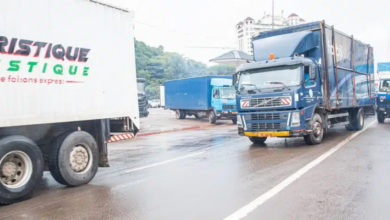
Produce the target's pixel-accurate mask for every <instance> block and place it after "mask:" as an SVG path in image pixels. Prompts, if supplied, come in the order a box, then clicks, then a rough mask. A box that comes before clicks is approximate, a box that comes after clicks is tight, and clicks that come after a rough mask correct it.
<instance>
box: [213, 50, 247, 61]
mask: <svg viewBox="0 0 390 220" xmlns="http://www.w3.org/2000/svg"><path fill="white" fill-rule="evenodd" d="M221 60H249V61H252V60H253V57H252V56H251V55H249V54H247V53H245V52H242V51H240V50H232V51H229V52H227V53H225V54H222V55H221V56H219V57H216V58H214V59H211V60H210V62H214V61H221Z"/></svg>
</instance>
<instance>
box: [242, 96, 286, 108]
mask: <svg viewBox="0 0 390 220" xmlns="http://www.w3.org/2000/svg"><path fill="white" fill-rule="evenodd" d="M248 102H249V103H248ZM291 103H292V101H291V97H290V96H286V97H266V98H254V99H250V100H247V101H246V100H241V107H242V108H269V107H278V106H289V105H291Z"/></svg>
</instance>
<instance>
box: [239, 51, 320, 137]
mask: <svg viewBox="0 0 390 220" xmlns="http://www.w3.org/2000/svg"><path fill="white" fill-rule="evenodd" d="M239 71H240V76H239V79H238V83H237V93H238V97H237V108H238V111H239V112H240V117H238V131H239V134H240V135H245V136H249V137H258V135H259V133H258V132H259V131H264V133H263V135H264V136H265V137H266V136H267V135H269V136H275V137H283V136H290V132H297V134H299V133H300V132H301V131H303V130H306V129H307V130H309V129H310V128H309V127H308V124H307V123H306V117H305V116H308V115H309V112H311V111H312V109H313V107H314V106H316V105H317V104H318V103H319V102H320V101H321V99H322V96H321V86H320V85H321V83H320V77H319V66H318V64H317V63H316V61H314V60H312V59H310V58H304V57H288V58H281V59H276V60H267V61H262V62H256V63H251V64H246V65H245V66H243V67H241V68H240V70H239ZM253 113H256V114H253Z"/></svg>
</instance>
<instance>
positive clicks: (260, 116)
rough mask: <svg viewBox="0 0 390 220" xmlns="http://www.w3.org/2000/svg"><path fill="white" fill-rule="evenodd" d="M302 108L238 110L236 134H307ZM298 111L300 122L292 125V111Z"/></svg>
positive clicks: (256, 135)
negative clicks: (265, 110)
mask: <svg viewBox="0 0 390 220" xmlns="http://www.w3.org/2000/svg"><path fill="white" fill-rule="evenodd" d="M302 111H303V110H297V111H296V110H294V111H278V112H276V111H272V112H271V111H270V112H240V113H239V115H238V116H237V117H240V118H239V119H240V120H238V122H239V124H238V134H239V135H241V136H247V137H300V136H304V135H307V134H309V133H310V132H311V131H309V130H307V124H306V120H305V116H304V112H302ZM296 112H298V113H299V118H300V123H299V124H294V126H292V124H293V123H292V120H293V119H292V117H293V116H292V115H293V113H296Z"/></svg>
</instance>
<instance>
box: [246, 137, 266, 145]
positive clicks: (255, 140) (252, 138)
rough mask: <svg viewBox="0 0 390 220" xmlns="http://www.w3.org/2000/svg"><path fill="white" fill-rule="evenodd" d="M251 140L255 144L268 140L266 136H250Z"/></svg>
mask: <svg viewBox="0 0 390 220" xmlns="http://www.w3.org/2000/svg"><path fill="white" fill-rule="evenodd" d="M249 140H250V141H252V143H254V144H264V142H265V141H266V140H267V138H266V137H249Z"/></svg>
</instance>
